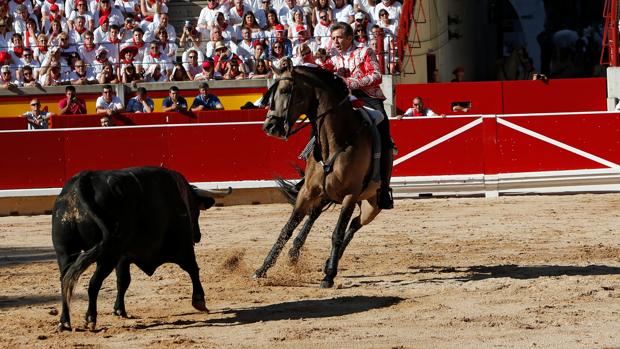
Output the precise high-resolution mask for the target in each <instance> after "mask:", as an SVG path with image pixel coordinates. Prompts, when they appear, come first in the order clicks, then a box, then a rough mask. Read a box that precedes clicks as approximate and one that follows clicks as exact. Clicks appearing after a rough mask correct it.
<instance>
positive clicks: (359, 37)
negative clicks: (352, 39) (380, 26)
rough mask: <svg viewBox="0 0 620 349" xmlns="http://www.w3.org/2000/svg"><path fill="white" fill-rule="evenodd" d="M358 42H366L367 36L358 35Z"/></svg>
mask: <svg viewBox="0 0 620 349" xmlns="http://www.w3.org/2000/svg"><path fill="white" fill-rule="evenodd" d="M357 42H359V43H362V44H363V43H365V42H366V38H365V37H363V36H358V37H357Z"/></svg>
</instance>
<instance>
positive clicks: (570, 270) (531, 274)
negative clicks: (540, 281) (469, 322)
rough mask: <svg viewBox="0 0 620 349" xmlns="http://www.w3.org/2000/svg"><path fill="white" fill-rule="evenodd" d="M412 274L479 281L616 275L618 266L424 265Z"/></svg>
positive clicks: (431, 279)
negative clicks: (435, 274)
mask: <svg viewBox="0 0 620 349" xmlns="http://www.w3.org/2000/svg"><path fill="white" fill-rule="evenodd" d="M412 273H413V274H424V273H449V274H464V275H451V276H449V277H445V278H443V277H437V278H429V279H420V280H419V281H420V282H443V281H448V280H454V281H462V282H467V281H479V280H485V279H494V278H511V279H536V278H540V277H549V276H576V275H579V276H596V275H618V274H620V267H610V266H607V265H587V266H583V267H580V266H572V265H533V266H529V265H528V266H519V265H515V264H506V265H493V266H484V265H475V266H471V267H436V266H433V267H425V268H420V269H419V270H417V271H416V272H412Z"/></svg>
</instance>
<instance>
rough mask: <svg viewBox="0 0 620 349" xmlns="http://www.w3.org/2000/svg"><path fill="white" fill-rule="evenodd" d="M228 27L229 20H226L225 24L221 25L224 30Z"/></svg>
mask: <svg viewBox="0 0 620 349" xmlns="http://www.w3.org/2000/svg"><path fill="white" fill-rule="evenodd" d="M226 28H228V22H224V24H222V25H220V29H221V30H222V31H224V30H226Z"/></svg>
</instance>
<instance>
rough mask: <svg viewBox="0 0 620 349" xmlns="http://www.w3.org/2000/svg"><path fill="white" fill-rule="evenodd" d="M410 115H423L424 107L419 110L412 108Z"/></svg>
mask: <svg viewBox="0 0 620 349" xmlns="http://www.w3.org/2000/svg"><path fill="white" fill-rule="evenodd" d="M412 115H413V116H424V109H422V108H421V109H420V110H417V109H416V108H413V113H412Z"/></svg>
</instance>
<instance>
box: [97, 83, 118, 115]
mask: <svg viewBox="0 0 620 349" xmlns="http://www.w3.org/2000/svg"><path fill="white" fill-rule="evenodd" d="M95 106H96V108H97V114H106V115H113V114H118V113H120V112H122V111H123V110H125V108H124V106H123V101H121V99H120V98H118V97H117V96H115V95H114V90H113V89H112V86H111V85H104V86H103V90H102V93H101V96H100V97H99V98H97V101H96V102H95Z"/></svg>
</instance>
